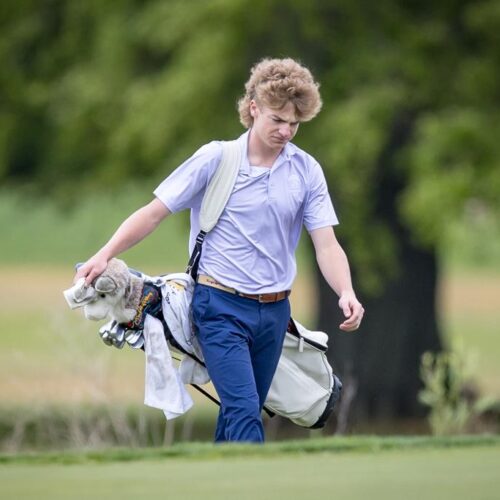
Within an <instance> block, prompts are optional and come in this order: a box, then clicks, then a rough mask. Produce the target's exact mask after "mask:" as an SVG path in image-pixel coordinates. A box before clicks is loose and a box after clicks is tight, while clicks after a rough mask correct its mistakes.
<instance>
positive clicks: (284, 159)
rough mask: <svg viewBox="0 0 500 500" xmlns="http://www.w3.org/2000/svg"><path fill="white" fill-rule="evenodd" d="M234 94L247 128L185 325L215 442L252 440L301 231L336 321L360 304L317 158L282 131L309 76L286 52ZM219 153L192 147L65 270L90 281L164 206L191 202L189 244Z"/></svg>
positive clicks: (298, 118)
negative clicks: (217, 403) (205, 388)
mask: <svg viewBox="0 0 500 500" xmlns="http://www.w3.org/2000/svg"><path fill="white" fill-rule="evenodd" d="M245 89H246V93H245V95H244V96H243V98H242V99H241V100H240V102H239V113H240V120H241V122H242V123H243V125H244V126H245V127H246V128H247V129H248V130H247V132H246V133H244V134H243V135H242V136H241V137H240V138H239V139H238V140H239V141H241V143H242V145H243V146H244V145H246V152H247V154H246V157H245V156H244V158H243V160H242V164H241V165H240V170H239V173H238V176H237V179H236V184H235V186H234V189H233V191H232V194H231V196H230V198H229V201H228V203H227V205H226V208H225V210H224V212H223V213H222V215H221V217H220V219H219V222H218V223H217V225H216V226H215V228H214V229H213V230H212V231H211V232H210V233H208V235H207V237H206V238H205V242H204V244H203V252H202V256H201V260H200V264H199V270H198V272H199V274H198V278H197V284H196V287H195V292H194V296H193V303H192V312H193V322H194V326H195V329H196V332H197V335H198V338H199V341H200V344H201V347H202V350H203V355H204V358H205V362H206V365H207V368H208V372H209V374H210V377H211V379H212V381H213V384H214V386H215V388H216V390H217V393H218V395H219V397H220V399H221V410H220V413H219V418H218V422H217V429H216V434H215V440H216V441H250V442H262V441H263V440H264V432H263V426H262V419H261V410H262V406H263V405H264V402H265V399H266V396H267V393H268V390H269V387H270V385H271V381H272V378H273V375H274V372H275V370H276V366H277V363H278V360H279V357H280V353H281V347H282V343H283V338H284V335H285V331H286V328H287V324H288V320H289V317H290V306H289V301H288V295H289V293H290V288H291V286H292V282H293V280H294V278H295V274H296V264H295V249H296V247H297V244H298V241H299V237H300V232H301V228H302V225H304V226H305V227H306V229H307V230H308V232H309V234H310V236H311V238H312V241H313V245H314V248H315V251H316V259H317V262H318V264H319V267H320V269H321V272H322V274H323V276H324V277H325V279H326V281H327V282H328V284H329V285H330V286H331V288H332V289H333V290H334V291H335V292H336V293H337V295H338V296H339V306H340V308H341V309H342V311H343V313H344V315H345V318H346V319H345V321H344V322H343V323H342V324H341V325H340V329H341V330H344V331H353V330H356V329H357V328H358V327H359V325H360V322H361V319H362V317H363V313H364V310H363V307H362V306H361V304H360V303H359V302H358V300H357V298H356V295H355V293H354V291H353V287H352V283H351V277H350V271H349V264H348V261H347V258H346V255H345V253H344V251H343V250H342V248H341V246H340V245H339V243H338V242H337V240H336V238H335V235H334V231H333V228H332V226H333V225H335V224H337V222H338V221H337V217H336V215H335V212H334V209H333V206H332V203H331V200H330V196H329V194H328V189H327V185H326V182H325V178H324V175H323V172H322V170H321V167H320V166H319V164H318V163H317V162H316V161H315V160H314V158H312V157H311V156H310V155H309V154H307V153H306V152H304V151H302V150H301V149H299V148H297V147H296V146H294V145H293V144H292V143H291V142H290V141H291V139H292V138H293V137H294V135H295V134H296V132H297V129H298V127H299V123H301V122H305V121H308V120H311V119H312V118H314V116H316V114H317V113H318V112H319V110H320V108H321V99H320V95H319V91H318V84H317V83H316V82H315V81H314V79H313V77H312V75H311V73H310V72H309V70H308V69H307V68H305V67H303V66H301V65H300V64H298V63H297V62H295V61H294V60H292V59H264V60H262V61H261V62H260V63H258V64H257V65H256V66H254V67H253V68H252V71H251V75H250V79H249V80H248V82H247V83H246V86H245ZM221 155H222V146H221V144H220V143H219V142H211V143H209V144H207V145H205V146H203V147H202V148H201V149H199V150H198V151H197V152H196V153H195V154H194V155H193V156H192V157H191V158H190V159H188V160H187V161H186V162H185V163H183V164H182V165H181V166H180V167H178V168H177V170H175V171H174V172H173V173H172V174H171V175H170V176H169V177H168V178H167V179H165V180H164V181H163V182H162V184H160V186H159V187H158V188H157V189H156V190H155V192H154V194H155V199H154V200H153V201H152V202H151V203H149V204H148V205H146V206H144V207H142V208H140V209H139V210H138V211H136V212H135V213H134V214H132V215H131V216H130V217H129V218H128V219H127V220H125V222H123V224H122V225H121V226H120V227H119V228H118V230H117V231H116V233H115V234H114V235H113V237H112V238H111V239H110V240H109V242H108V243H107V244H106V245H105V246H104V247H103V248H102V249H101V250H100V251H99V252H97V254H96V255H94V256H93V257H92V258H91V259H90V260H89V261H87V262H86V263H85V264H84V265H83V266H82V267H81V268H80V269H79V271H78V273H77V275H76V277H75V279H78V278H80V277H86V282H87V283H91V282H92V281H93V279H94V278H95V277H97V276H98V275H99V274H100V273H102V271H103V270H104V269H105V267H106V264H107V261H108V260H109V259H111V258H112V257H114V256H116V255H117V254H119V253H121V252H123V251H125V250H127V249H128V248H130V247H131V246H133V245H135V244H136V243H138V242H139V241H140V240H142V239H143V238H144V237H145V236H147V235H148V234H149V233H151V232H152V231H153V230H154V229H155V228H156V227H157V226H158V224H159V223H160V222H161V221H162V220H163V219H164V218H165V217H167V216H168V215H170V214H171V213H175V212H178V211H180V210H183V209H186V208H190V209H191V237H190V246H191V248H193V245H194V239H195V238H196V235H197V234H198V231H199V224H198V218H199V212H200V206H201V201H202V199H203V195H204V193H205V190H206V188H207V186H208V183H209V181H210V179H211V178H212V175H213V174H214V172H215V169H216V168H217V166H218V164H219V161H220V159H221Z"/></svg>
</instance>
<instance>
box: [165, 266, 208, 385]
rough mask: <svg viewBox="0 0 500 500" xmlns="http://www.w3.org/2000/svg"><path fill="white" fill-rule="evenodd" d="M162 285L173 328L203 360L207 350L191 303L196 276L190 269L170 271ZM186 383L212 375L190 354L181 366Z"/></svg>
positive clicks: (187, 348)
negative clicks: (203, 348) (198, 335)
mask: <svg viewBox="0 0 500 500" xmlns="http://www.w3.org/2000/svg"><path fill="white" fill-rule="evenodd" d="M162 278H163V279H164V280H165V281H164V282H163V286H162V289H161V293H162V297H163V303H162V306H163V317H164V318H165V321H166V322H167V325H168V328H169V330H170V331H171V332H172V335H173V337H174V338H175V340H176V341H177V342H178V343H179V345H180V346H182V348H183V349H184V350H185V351H186V352H189V353H190V354H194V355H195V356H196V357H197V358H198V359H199V360H201V361H203V353H202V351H201V347H200V344H199V342H198V339H197V338H196V336H195V334H194V331H193V327H192V324H191V315H190V307H191V301H192V298H193V291H194V280H193V278H192V277H191V276H190V275H189V274H186V273H175V274H168V275H167V276H163V277H162ZM179 371H180V374H181V379H182V381H183V382H184V383H185V384H199V385H203V384H207V383H208V382H210V376H209V375H208V371H207V369H206V368H205V367H204V366H202V365H200V364H199V363H197V362H196V361H195V360H194V359H192V358H190V357H189V356H184V358H183V360H182V361H181V364H180V366H179Z"/></svg>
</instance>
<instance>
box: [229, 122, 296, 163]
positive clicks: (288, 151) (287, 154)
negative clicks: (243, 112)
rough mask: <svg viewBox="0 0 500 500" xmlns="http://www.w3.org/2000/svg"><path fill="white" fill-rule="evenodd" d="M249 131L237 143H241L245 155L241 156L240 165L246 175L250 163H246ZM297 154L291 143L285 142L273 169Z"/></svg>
mask: <svg viewBox="0 0 500 500" xmlns="http://www.w3.org/2000/svg"><path fill="white" fill-rule="evenodd" d="M250 130H251V129H248V130H247V131H246V132H244V133H243V134H241V135H240V137H239V138H238V141H240V143H241V147H242V148H243V147H244V148H245V149H244V151H245V154H244V155H243V162H242V164H241V169H242V170H243V171H244V172H245V173H248V172H249V170H250V163H249V161H248V154H247V152H248V137H249V135H250ZM296 153H297V148H296V147H295V146H294V145H293V144H292V143H291V142H287V143H286V144H285V146H284V148H283V149H282V150H281V153H280V154H279V155H278V158H276V161H275V162H274V165H273V168H277V167H279V166H280V165H281V164H283V163H284V162H286V161H289V160H290V159H291V157H292V156H293V155H294V154H296Z"/></svg>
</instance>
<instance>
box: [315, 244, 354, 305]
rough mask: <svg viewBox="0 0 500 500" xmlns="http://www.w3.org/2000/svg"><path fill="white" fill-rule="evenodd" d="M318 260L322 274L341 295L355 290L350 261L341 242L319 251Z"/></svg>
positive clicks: (317, 253)
mask: <svg viewBox="0 0 500 500" xmlns="http://www.w3.org/2000/svg"><path fill="white" fill-rule="evenodd" d="M316 260H317V262H318V266H319V268H320V270H321V274H322V275H323V277H324V278H325V280H326V282H327V283H328V284H329V285H330V287H331V288H332V289H333V290H334V291H335V293H336V294H337V295H338V296H339V297H340V296H341V295H342V294H343V293H345V292H353V287H352V280H351V271H350V269H349V262H348V260H347V256H346V254H345V252H344V250H343V249H342V247H341V246H340V245H339V244H337V243H335V244H332V245H329V246H328V247H326V248H323V249H321V250H319V251H317V252H316Z"/></svg>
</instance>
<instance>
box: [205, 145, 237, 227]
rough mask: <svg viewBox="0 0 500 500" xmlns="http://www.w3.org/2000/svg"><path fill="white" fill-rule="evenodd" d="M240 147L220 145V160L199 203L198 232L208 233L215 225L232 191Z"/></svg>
mask: <svg viewBox="0 0 500 500" xmlns="http://www.w3.org/2000/svg"><path fill="white" fill-rule="evenodd" d="M242 154H243V151H242V145H241V143H240V142H239V141H237V140H235V141H224V142H223V143H222V159H221V161H220V163H219V166H218V167H217V170H216V171H215V174H214V176H213V177H212V179H211V180H210V183H209V184H208V187H207V190H206V192H205V196H204V197H203V201H202V202H201V210H200V230H201V231H204V232H205V233H208V232H209V231H210V230H212V229H213V227H214V226H215V225H216V224H217V221H218V220H219V217H220V215H221V213H222V211H223V210H224V207H225V206H226V203H227V201H228V200H229V196H231V192H232V191H233V187H234V183H235V182H236V176H237V175H238V171H239V169H240V165H241V159H242Z"/></svg>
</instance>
